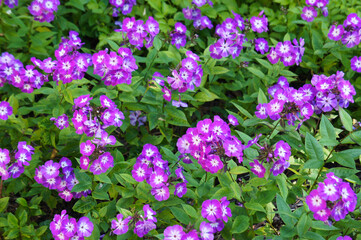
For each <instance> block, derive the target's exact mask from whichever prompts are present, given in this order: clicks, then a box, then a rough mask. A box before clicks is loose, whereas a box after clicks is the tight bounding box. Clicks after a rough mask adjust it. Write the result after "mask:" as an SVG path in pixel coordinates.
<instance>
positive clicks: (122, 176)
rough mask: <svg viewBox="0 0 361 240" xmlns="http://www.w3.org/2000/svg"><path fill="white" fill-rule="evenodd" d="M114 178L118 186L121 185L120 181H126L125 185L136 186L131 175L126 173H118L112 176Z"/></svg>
mask: <svg viewBox="0 0 361 240" xmlns="http://www.w3.org/2000/svg"><path fill="white" fill-rule="evenodd" d="M114 176H115V178H116V179H117V180H118V182H119V183H120V184H122V179H123V180H124V181H126V182H127V183H130V184H133V185H137V184H138V182H137V181H136V180H135V179H134V178H133V177H132V175H130V174H128V173H118V174H114Z"/></svg>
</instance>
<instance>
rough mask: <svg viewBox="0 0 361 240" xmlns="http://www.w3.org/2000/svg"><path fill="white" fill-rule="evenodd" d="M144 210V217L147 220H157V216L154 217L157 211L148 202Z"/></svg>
mask: <svg viewBox="0 0 361 240" xmlns="http://www.w3.org/2000/svg"><path fill="white" fill-rule="evenodd" d="M143 212H144V218H147V220H150V221H152V222H157V218H155V217H153V215H156V214H157V213H156V212H155V211H153V209H152V208H151V207H150V206H149V205H148V204H145V205H144V206H143Z"/></svg>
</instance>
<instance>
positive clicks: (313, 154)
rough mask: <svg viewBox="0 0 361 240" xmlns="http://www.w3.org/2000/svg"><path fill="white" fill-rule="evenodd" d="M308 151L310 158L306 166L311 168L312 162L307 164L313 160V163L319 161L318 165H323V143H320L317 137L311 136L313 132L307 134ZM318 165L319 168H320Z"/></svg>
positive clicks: (306, 144)
mask: <svg viewBox="0 0 361 240" xmlns="http://www.w3.org/2000/svg"><path fill="white" fill-rule="evenodd" d="M305 147H306V153H307V155H308V157H309V160H308V161H307V162H306V163H305V165H304V168H310V167H311V166H309V165H310V164H307V163H308V162H309V161H311V162H312V163H313V164H315V163H316V162H315V161H317V163H318V165H319V166H318V167H321V166H322V164H323V160H324V156H323V150H322V147H321V145H320V144H319V143H318V141H317V140H316V138H314V137H313V136H311V134H309V133H307V134H306V143H305ZM318 167H317V168H318Z"/></svg>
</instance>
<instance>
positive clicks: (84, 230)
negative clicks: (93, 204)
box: [77, 217, 94, 237]
mask: <svg viewBox="0 0 361 240" xmlns="http://www.w3.org/2000/svg"><path fill="white" fill-rule="evenodd" d="M93 228H94V225H93V223H92V222H91V221H90V220H89V218H87V217H81V218H80V219H79V221H78V223H77V229H78V230H77V234H78V236H79V237H90V236H91V234H92V232H93Z"/></svg>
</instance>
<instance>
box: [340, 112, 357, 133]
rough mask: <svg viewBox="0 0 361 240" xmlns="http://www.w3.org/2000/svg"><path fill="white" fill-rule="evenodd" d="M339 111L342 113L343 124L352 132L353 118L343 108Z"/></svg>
mask: <svg viewBox="0 0 361 240" xmlns="http://www.w3.org/2000/svg"><path fill="white" fill-rule="evenodd" d="M338 112H339V114H340V118H341V122H342V125H343V126H344V127H345V129H346V130H347V131H349V132H352V130H353V129H352V118H351V116H350V114H348V113H347V112H346V111H345V110H344V109H343V108H339V109H338Z"/></svg>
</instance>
